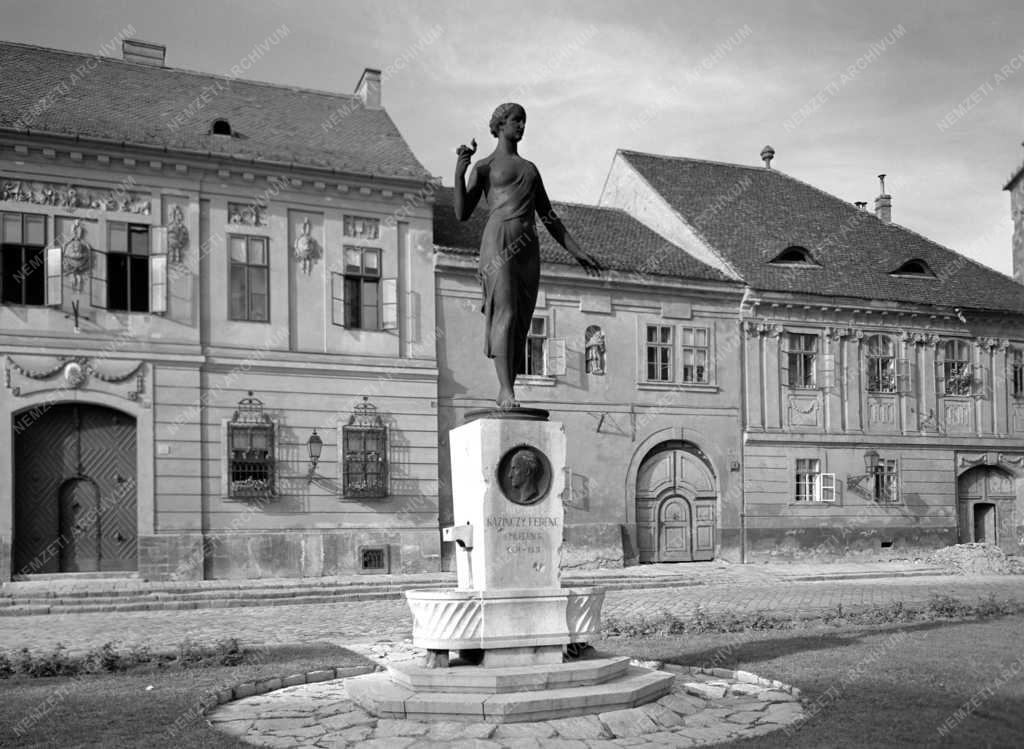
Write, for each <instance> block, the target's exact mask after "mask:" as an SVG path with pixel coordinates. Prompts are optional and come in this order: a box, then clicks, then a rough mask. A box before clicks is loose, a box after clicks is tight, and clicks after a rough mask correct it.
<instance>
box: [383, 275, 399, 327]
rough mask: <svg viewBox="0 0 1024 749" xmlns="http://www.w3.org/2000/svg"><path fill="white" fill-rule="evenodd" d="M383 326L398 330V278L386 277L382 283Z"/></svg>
mask: <svg viewBox="0 0 1024 749" xmlns="http://www.w3.org/2000/svg"><path fill="white" fill-rule="evenodd" d="M380 291H381V299H382V305H381V328H382V329H383V330H398V279H397V278H385V279H384V280H383V281H381V284H380Z"/></svg>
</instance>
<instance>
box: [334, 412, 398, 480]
mask: <svg viewBox="0 0 1024 749" xmlns="http://www.w3.org/2000/svg"><path fill="white" fill-rule="evenodd" d="M352 410H353V413H352V416H351V417H350V418H349V422H348V424H346V425H345V426H343V427H342V428H341V445H342V447H341V450H342V459H341V464H342V470H343V471H344V476H343V482H342V487H343V488H342V491H343V493H344V496H345V497H351V498H362V499H373V498H382V497H386V496H388V461H387V456H388V433H387V427H385V426H384V422H383V421H382V420H381V418H380V415H379V414H378V413H377V407H376V406H374V405H373V404H372V403H370V402H369V399H368V398H367V397H366V396H365V395H364V396H363V402H362V403H360V404H358V405H357V406H355V408H353V409H352Z"/></svg>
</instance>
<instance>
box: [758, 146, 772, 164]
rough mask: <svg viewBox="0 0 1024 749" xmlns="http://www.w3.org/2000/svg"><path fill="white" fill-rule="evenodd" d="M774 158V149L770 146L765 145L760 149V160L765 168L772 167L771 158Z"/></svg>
mask: <svg viewBox="0 0 1024 749" xmlns="http://www.w3.org/2000/svg"><path fill="white" fill-rule="evenodd" d="M774 158H775V149H774V148H772V147H771V146H765V147H764V148H762V149H761V161H763V162H764V168H765V169H771V168H772V159H774Z"/></svg>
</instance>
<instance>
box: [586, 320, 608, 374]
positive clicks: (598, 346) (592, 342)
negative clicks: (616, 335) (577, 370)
mask: <svg viewBox="0 0 1024 749" xmlns="http://www.w3.org/2000/svg"><path fill="white" fill-rule="evenodd" d="M585 339H586V344H585V345H586V349H587V368H586V369H587V374H592V375H603V374H604V366H605V360H604V355H605V342H604V332H603V331H602V330H601V326H600V325H590V326H588V327H587V333H586V336H585Z"/></svg>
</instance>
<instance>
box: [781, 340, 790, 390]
mask: <svg viewBox="0 0 1024 749" xmlns="http://www.w3.org/2000/svg"><path fill="white" fill-rule="evenodd" d="M779 384H780V385H782V387H784V388H788V387H789V352H788V351H786V349H785V348H783V349H781V350H780V351H779Z"/></svg>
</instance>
